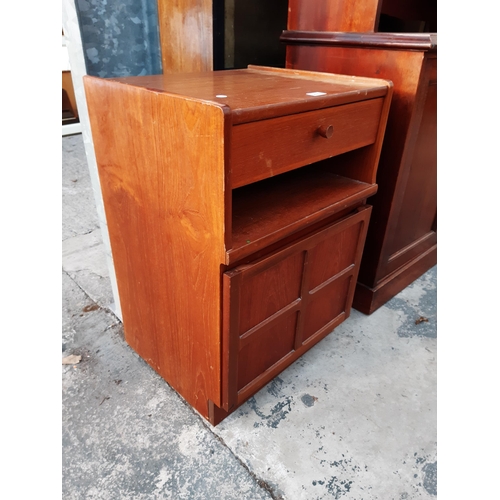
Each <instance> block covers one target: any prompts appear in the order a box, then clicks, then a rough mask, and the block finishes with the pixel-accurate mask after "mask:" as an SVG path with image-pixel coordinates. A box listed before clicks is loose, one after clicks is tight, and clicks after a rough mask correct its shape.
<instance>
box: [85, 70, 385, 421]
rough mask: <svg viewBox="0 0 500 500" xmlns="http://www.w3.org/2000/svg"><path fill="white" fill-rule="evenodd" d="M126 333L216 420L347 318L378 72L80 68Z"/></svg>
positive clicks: (378, 98)
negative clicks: (127, 72) (112, 73)
mask: <svg viewBox="0 0 500 500" xmlns="http://www.w3.org/2000/svg"><path fill="white" fill-rule="evenodd" d="M85 88H86V93H87V102H88V107H89V114H90V120H91V126H92V134H93V138H94V145H95V152H96V158H97V164H98V168H99V175H100V180H101V187H102V193H103V199H104V204H105V208H106V216H107V220H108V225H109V234H110V239H111V247H112V252H113V259H114V264H115V269H116V276H117V281H118V288H119V293H120V301H121V304H122V314H123V326H124V331H125V338H126V340H127V342H128V343H129V344H130V345H131V346H132V347H133V348H134V349H135V350H136V351H137V352H138V353H139V355H140V356H142V357H143V358H144V359H145V360H146V361H147V362H148V363H149V364H150V365H151V366H152V367H153V368H154V369H155V370H156V371H158V373H160V374H161V375H162V376H163V377H164V378H165V380H167V381H168V382H169V384H170V385H171V386H172V387H173V388H174V389H175V390H176V391H177V392H178V393H179V394H180V395H181V396H183V397H184V398H185V400H186V401H187V402H188V403H189V404H191V405H192V406H193V407H194V408H196V410H197V411H198V412H199V413H200V414H201V415H202V416H203V417H205V418H206V419H208V420H209V421H210V422H211V423H212V424H214V425H215V424H217V423H218V422H220V421H221V420H222V419H223V418H224V417H225V416H227V415H228V414H229V413H231V412H232V411H234V410H235V409H236V408H237V407H238V406H239V405H241V404H242V403H243V402H244V401H245V400H246V399H248V398H249V397H250V396H251V395H252V394H254V393H255V392H257V391H258V390H259V389H260V388H262V387H263V386H264V385H265V384H266V383H267V382H269V381H270V380H271V379H272V378H273V377H274V376H275V375H277V374H278V373H279V372H280V371H282V370H283V369H284V368H285V367H286V366H288V365H289V364H290V363H292V362H293V361H294V360H296V359H297V358H298V357H299V356H300V355H301V354H302V353H304V352H305V351H306V350H308V349H309V348H310V347H312V346H313V345H314V344H315V343H317V342H318V341H319V340H321V339H322V338H323V337H324V336H326V335H327V334H328V333H329V332H331V331H332V329H333V328H334V327H335V326H337V325H338V324H339V323H341V322H342V321H344V320H345V319H346V318H347V317H348V316H349V313H350V309H351V303H352V297H353V294H354V287H355V283H356V279H357V274H358V269H359V262H360V258H361V253H362V250H363V244H364V240H365V234H366V229H367V224H368V220H369V216H370V211H371V207H369V206H368V205H366V199H367V197H368V196H371V195H373V194H374V193H375V192H376V190H377V186H376V184H375V175H376V167H377V164H378V159H379V155H380V149H381V145H382V140H383V134H384V131H385V126H386V121H387V114H388V110H389V105H390V100H391V96H392V84H391V82H388V81H386V80H379V79H367V78H355V77H350V76H341V75H330V74H321V73H315V72H303V71H300V72H299V71H291V70H286V69H281V70H280V69H272V68H262V67H249V69H245V70H233V71H220V72H205V73H195V74H171V75H158V76H145V77H130V78H116V79H100V78H94V77H86V78H85Z"/></svg>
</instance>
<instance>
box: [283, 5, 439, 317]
mask: <svg viewBox="0 0 500 500" xmlns="http://www.w3.org/2000/svg"><path fill="white" fill-rule="evenodd" d="M365 3H367V4H371V5H372V6H373V4H374V3H375V4H376V3H377V2H372V1H369V0H367V1H366V2H365ZM428 3H429V2H423V3H422V4H420V8H422V6H423V5H427V4H428ZM362 4H363V2H362ZM386 4H387V9H389V7H391V9H392V8H393V9H394V10H388V11H389V12H396V7H397V5H396V4H395V3H394V2H387V1H385V2H384V5H386ZM290 5H291V7H293V9H295V10H293V9H292V10H291V13H290V16H292V14H293V16H292V17H290V18H289V19H290V23H289V25H290V24H291V25H292V26H299V27H301V28H302V30H288V31H285V32H284V33H283V35H282V36H281V40H282V41H283V42H285V43H286V44H287V68H290V69H303V70H314V71H324V72H332V73H345V74H352V75H359V76H364V77H377V78H387V79H389V80H391V81H392V82H393V83H394V95H393V99H392V105H391V109H390V112H389V118H388V123H387V131H386V134H385V139H384V144H383V147H382V153H381V157H380V163H379V166H378V176H377V184H378V185H379V190H378V192H377V194H376V195H375V196H374V197H372V198H370V200H369V202H370V204H371V205H373V214H372V218H371V223H370V228H369V231H368V235H367V239H366V245H365V252H364V255H363V259H362V262H361V268H360V272H359V277H358V285H357V287H356V293H355V296H354V303H353V307H355V308H356V309H358V310H360V311H362V312H364V313H365V314H370V313H372V312H373V311H374V310H376V309H377V308H378V307H380V306H381V305H383V304H384V303H385V302H387V301H388V300H389V299H390V298H392V297H393V296H394V295H396V294H397V293H399V292H400V291H401V290H402V289H403V288H405V287H406V286H407V285H409V284H410V283H411V282H413V281H414V280H415V279H416V278H418V277H419V276H420V275H422V274H423V273H424V272H425V271H427V270H428V269H429V268H431V267H432V266H433V265H435V264H436V261H437V228H436V218H437V186H436V184H437V181H436V178H437V111H436V104H437V39H436V35H435V34H431V33H382V32H378V33H374V32H364V33H359V32H333V31H332V32H328V31H305V30H303V28H304V27H305V26H310V28H309V29H310V30H312V29H315V28H316V27H317V26H316V24H317V22H319V21H317V22H316V24H315V23H314V19H316V20H318V19H323V18H322V17H321V16H320V12H321V9H322V12H323V14H325V9H326V7H325V2H324V1H323V0H315V2H312V3H311V4H309V3H307V2H304V1H301V0H290ZM313 5H314V6H316V7H317V11H313V10H308V7H311V9H312V6H313ZM339 5H340V3H339ZM346 5H350V8H351V9H353V8H355V5H356V3H355V2H354V3H353V2H348V1H347V0H346ZM404 6H405V7H406V8H407V9H409V8H410V7H415V9H416V8H417V7H418V6H417V5H416V4H415V2H406V4H405V5H404ZM299 7H300V8H301V9H302V11H300V9H299ZM320 7H321V8H320ZM379 7H380V6H379ZM402 7H403V4H401V8H402ZM427 7H428V5H427ZM300 12H302V13H303V16H304V17H303V18H302V21H299V20H298V18H297V16H298V15H299V14H300ZM419 12H420V11H419ZM426 12H427V11H426ZM305 13H307V15H306V14H305ZM401 15H404V14H401ZM413 15H414V16H417V15H418V14H413ZM308 16H309V17H308ZM374 19H375V18H372V21H373V22H374ZM340 20H341V19H340V18H337V22H340ZM323 22H326V21H323ZM377 22H378V21H377ZM330 24H335V23H334V21H333V20H331V21H330ZM434 24H435V23H434ZM365 28H366V27H365Z"/></svg>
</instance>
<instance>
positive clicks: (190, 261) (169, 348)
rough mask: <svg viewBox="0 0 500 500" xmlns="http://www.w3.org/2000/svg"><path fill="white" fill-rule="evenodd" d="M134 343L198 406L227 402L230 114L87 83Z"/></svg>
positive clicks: (205, 412) (118, 271) (130, 338)
mask: <svg viewBox="0 0 500 500" xmlns="http://www.w3.org/2000/svg"><path fill="white" fill-rule="evenodd" d="M86 92H87V100H88V106H89V113H90V119H91V126H92V134H93V137H94V144H95V151H96V158H97V164H98V168H99V175H100V180H101V188H102V193H103V199H104V204H105V209H106V215H107V219H108V225H109V233H110V239H111V247H112V252H113V258H114V262H115V267H116V275H117V281H118V289H119V293H120V299H121V302H122V312H123V325H124V331H125V339H126V341H127V342H128V343H129V344H130V346H131V347H132V348H133V349H135V350H136V351H137V352H138V354H139V355H140V356H141V357H143V358H144V359H145V360H146V361H147V362H148V363H149V364H150V365H151V366H152V367H153V368H154V369H155V370H156V371H158V372H159V373H160V375H162V376H163V377H164V378H165V379H166V380H167V381H168V382H169V383H170V384H171V385H172V387H173V388H174V389H175V390H176V391H178V392H179V393H180V394H181V395H182V396H183V397H184V398H185V399H186V400H187V401H188V402H189V403H190V404H191V405H192V406H193V407H195V408H196V409H197V410H198V411H199V412H200V413H201V414H202V415H204V416H206V417H208V408H207V399H211V400H212V401H214V402H215V403H216V404H220V356H221V354H220V265H221V263H222V262H223V259H224V234H223V233H224V167H223V165H224V113H223V110H222V109H221V108H219V107H216V106H213V105H210V104H206V103H200V102H197V101H189V100H185V99H182V98H180V97H176V96H171V95H168V94H161V93H155V92H151V91H149V90H147V89H140V88H136V87H133V86H130V85H123V84H120V83H116V82H110V81H105V80H99V79H93V78H87V79H86Z"/></svg>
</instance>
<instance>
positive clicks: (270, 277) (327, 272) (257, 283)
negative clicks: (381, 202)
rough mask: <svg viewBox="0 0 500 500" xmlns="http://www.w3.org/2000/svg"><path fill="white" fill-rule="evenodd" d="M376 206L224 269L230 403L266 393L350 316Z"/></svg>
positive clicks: (225, 395) (227, 406)
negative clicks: (266, 387) (268, 385)
mask: <svg viewBox="0 0 500 500" xmlns="http://www.w3.org/2000/svg"><path fill="white" fill-rule="evenodd" d="M370 213H371V207H369V206H364V207H362V208H360V209H358V210H357V211H356V212H355V213H354V214H352V215H349V216H348V217H345V218H344V219H341V220H340V221H337V222H335V223H334V224H331V225H329V226H327V227H326V228H323V229H321V230H319V231H317V232H315V233H313V234H312V235H310V236H307V237H305V238H303V239H302V240H299V241H298V242H296V243H294V244H292V245H290V246H288V247H286V248H284V249H282V250H280V251H278V252H276V253H274V254H271V255H270V256H268V257H265V258H263V259H260V260H258V261H256V262H254V263H251V264H247V265H242V266H239V267H237V268H235V269H234V270H232V271H228V272H226V273H224V275H223V294H224V296H223V317H224V323H223V397H222V399H223V404H224V409H225V410H226V411H229V410H230V409H231V408H234V407H235V406H236V405H239V404H241V403H242V402H243V401H245V400H246V399H247V398H248V397H250V396H251V395H252V394H254V393H255V392H256V391H258V390H259V389H260V388H261V387H263V386H264V385H265V384H266V383H267V382H269V381H270V380H271V379H272V378H273V377H274V376H276V375H277V374H278V373H279V372H280V371H282V370H283V369H284V368H285V367H286V366H288V365H289V364H290V363H292V362H293V361H294V360H295V359H297V358H298V357H299V356H300V355H302V354H303V353H304V352H305V351H306V350H308V349H310V348H311V347H312V346H313V345H314V344H315V343H316V342H318V341H319V340H321V339H322V338H323V337H324V336H325V335H327V334H328V333H329V332H330V331H331V330H333V328H335V326H337V325H338V324H339V323H341V322H342V321H343V320H344V319H346V318H347V317H348V315H349V312H350V309H351V303H352V297H353V294H354V287H355V285H356V279H357V274H358V270H359V262H360V259H361V253H362V249H363V245H364V241H365V236H366V229H367V225H368V220H369V217H370Z"/></svg>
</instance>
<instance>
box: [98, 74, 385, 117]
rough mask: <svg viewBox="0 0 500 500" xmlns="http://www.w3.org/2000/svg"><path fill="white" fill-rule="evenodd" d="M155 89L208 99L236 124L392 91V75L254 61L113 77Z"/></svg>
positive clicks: (373, 96)
mask: <svg viewBox="0 0 500 500" xmlns="http://www.w3.org/2000/svg"><path fill="white" fill-rule="evenodd" d="M107 80H112V81H115V82H119V83H122V84H126V85H132V86H134V87H142V88H146V89H148V90H151V91H154V92H161V93H166V94H173V95H179V96H183V97H186V98H188V99H193V100H197V101H208V102H210V103H212V104H216V105H219V106H220V107H221V108H223V109H224V110H225V112H227V113H231V115H232V122H233V124H238V123H245V122H250V121H255V120H261V119H266V118H272V117H277V116H283V115H288V114H292V113H298V112H302V111H309V110H314V109H321V108H326V107H330V106H336V105H339V104H345V103H350V102H356V101H360V100H365V99H370V98H375V97H381V96H384V95H386V93H387V89H388V87H390V86H391V83H390V82H388V81H386V80H378V79H374V78H363V77H355V76H347V75H334V74H324V73H316V72H311V71H299V70H288V69H281V68H267V67H260V66H249V67H248V69H239V70H228V71H208V72H203V73H177V74H166V75H153V76H139V77H123V78H112V79H107Z"/></svg>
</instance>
